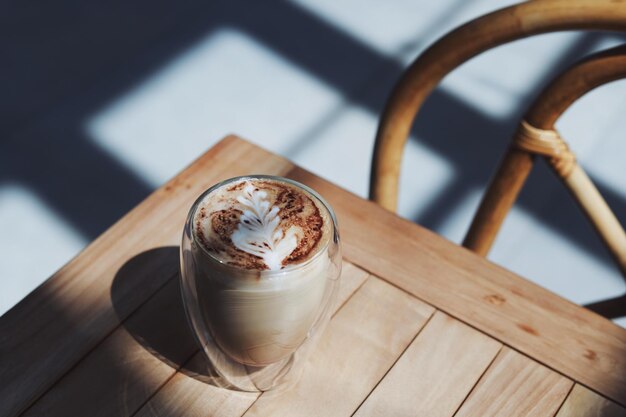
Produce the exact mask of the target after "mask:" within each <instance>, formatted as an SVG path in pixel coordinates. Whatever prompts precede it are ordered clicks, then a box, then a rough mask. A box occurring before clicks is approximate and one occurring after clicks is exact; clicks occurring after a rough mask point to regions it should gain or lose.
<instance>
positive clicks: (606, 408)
mask: <svg viewBox="0 0 626 417" xmlns="http://www.w3.org/2000/svg"><path fill="white" fill-rule="evenodd" d="M556 417H626V409H625V408H623V407H620V406H619V405H617V404H615V403H614V402H613V401H610V400H607V399H606V398H604V397H603V396H601V395H599V394H596V393H595V392H593V391H591V390H589V389H587V388H585V387H583V386H582V385H578V384H576V385H574V389H572V392H570V394H569V395H568V396H567V399H566V400H565V403H563V406H562V407H561V409H560V410H559V413H558V414H557V415H556Z"/></svg>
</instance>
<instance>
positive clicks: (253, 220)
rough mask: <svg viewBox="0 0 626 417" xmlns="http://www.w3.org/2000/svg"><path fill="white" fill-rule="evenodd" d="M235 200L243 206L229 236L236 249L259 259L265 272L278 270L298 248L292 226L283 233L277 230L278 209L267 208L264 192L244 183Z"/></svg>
mask: <svg viewBox="0 0 626 417" xmlns="http://www.w3.org/2000/svg"><path fill="white" fill-rule="evenodd" d="M237 201H239V202H240V203H241V205H242V206H243V207H246V208H245V209H244V211H243V213H242V215H241V217H240V218H239V225H238V226H237V230H235V231H234V232H233V234H232V236H231V240H232V241H233V244H234V245H235V247H237V249H240V250H242V251H244V252H247V253H249V254H252V255H255V256H258V257H259V258H262V259H263V261H264V262H265V265H267V267H268V268H269V269H272V270H277V269H280V268H282V266H283V260H284V259H286V258H287V257H288V256H289V255H290V254H291V253H292V252H293V251H294V249H295V248H296V246H297V245H298V237H297V236H296V230H295V227H293V226H292V227H290V228H289V229H287V230H286V231H285V230H283V229H281V228H279V227H278V226H279V225H280V217H279V216H278V213H279V211H280V208H278V206H275V205H273V206H270V203H269V201H268V200H267V192H265V191H263V190H259V189H258V188H255V187H254V186H253V185H252V184H250V183H247V184H246V186H245V188H244V189H243V196H238V197H237Z"/></svg>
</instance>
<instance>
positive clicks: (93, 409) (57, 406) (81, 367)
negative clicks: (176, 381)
mask: <svg viewBox="0 0 626 417" xmlns="http://www.w3.org/2000/svg"><path fill="white" fill-rule="evenodd" d="M133 332H134V334H133ZM139 338H141V339H143V340H141V341H139V340H137V339H139ZM148 348H152V352H150V351H149V350H148ZM196 351H197V345H196V342H195V340H194V339H193V336H192V335H191V333H190V332H189V330H187V322H186V318H185V312H184V310H183V306H182V302H181V298H180V289H179V286H178V280H177V279H176V280H174V279H172V280H170V281H169V282H168V284H167V285H165V287H163V288H162V289H161V290H160V291H159V292H158V293H157V294H156V295H155V296H154V297H152V298H151V299H150V300H148V302H146V303H145V304H144V305H142V306H141V308H139V309H138V310H137V311H136V312H135V313H134V314H133V315H132V316H131V317H130V318H129V319H128V320H126V322H125V326H121V327H118V328H117V330H115V331H114V332H113V333H112V334H111V335H110V336H109V337H107V338H106V339H105V340H104V341H103V342H102V343H100V344H99V345H98V346H97V347H96V349H94V350H93V351H92V352H91V353H90V354H88V355H87V356H86V357H85V358H83V359H82V360H81V361H80V362H79V363H78V364H77V365H76V366H75V367H74V368H73V369H72V370H71V371H70V372H69V373H68V374H67V375H65V376H64V377H63V378H61V379H60V380H59V381H58V382H57V383H56V384H55V385H54V386H53V387H52V388H51V389H50V390H48V391H47V392H46V393H45V395H44V396H42V397H41V398H40V399H39V400H38V401H37V402H36V403H35V404H33V406H32V407H30V408H29V409H28V410H27V411H26V413H25V414H24V416H33V417H35V416H41V415H55V416H81V415H83V416H102V417H105V416H130V415H132V414H133V413H134V412H135V411H136V410H137V409H138V408H139V407H140V406H141V405H143V404H144V402H145V401H146V400H147V399H148V398H149V396H150V395H151V394H152V393H153V392H154V391H156V390H157V389H158V388H159V387H160V386H161V385H162V384H163V383H165V381H167V379H169V378H171V377H172V376H173V375H174V373H175V372H176V369H177V368H178V366H180V365H179V364H182V363H184V362H186V361H187V360H188V359H189V358H190V357H191V355H193V353H194V352H196Z"/></svg>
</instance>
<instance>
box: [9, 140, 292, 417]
mask: <svg viewBox="0 0 626 417" xmlns="http://www.w3.org/2000/svg"><path fill="white" fill-rule="evenodd" d="M266 155H267V154H266V153H264V152H260V151H259V150H258V149H257V148H255V147H252V146H250V145H247V144H244V142H242V141H241V140H238V139H236V138H234V137H230V138H226V139H225V140H223V141H222V142H220V143H219V144H217V145H216V146H215V147H214V148H213V149H211V150H210V151H209V152H207V153H206V154H205V155H204V156H202V157H201V158H200V159H198V160H197V161H196V162H195V163H194V164H193V165H191V166H190V167H189V168H187V169H186V170H185V171H184V172H183V173H181V174H180V175H178V176H177V177H176V178H174V179H173V180H171V181H169V182H168V183H167V184H166V185H164V186H163V187H161V188H160V189H159V190H157V191H156V192H154V193H153V194H152V195H151V196H150V197H148V198H147V199H146V200H145V201H144V202H142V203H141V204H140V205H139V206H137V207H136V208H135V209H133V210H132V211H131V212H129V213H128V214H127V215H126V216H124V218H122V220H120V221H119V222H117V223H116V224H115V225H114V226H112V227H111V228H110V229H109V230H108V231H107V232H105V233H104V234H103V235H102V236H100V237H99V238H98V239H96V240H95V241H94V242H93V243H92V244H91V245H89V246H88V247H87V248H86V249H85V250H84V251H83V252H82V253H81V254H80V255H79V256H77V257H76V258H74V259H73V260H72V261H71V262H70V263H68V264H67V265H66V266H64V267H63V268H62V269H61V270H59V271H58V272H57V273H56V274H54V276H53V277H51V278H50V279H48V280H47V281H46V282H45V283H44V284H42V285H41V286H40V287H38V288H37V289H36V290H35V291H33V292H32V293H31V294H29V295H28V296H27V297H26V298H25V299H24V300H23V301H22V302H20V303H19V304H18V305H16V306H15V307H14V308H12V309H11V310H10V311H8V312H7V313H6V314H5V315H3V316H2V317H1V318H0V335H2V336H1V337H0V381H11V383H3V384H0V414H2V415H14V414H17V413H19V412H21V411H23V410H24V409H25V408H26V407H28V405H29V404H31V403H32V402H33V401H34V400H35V399H36V398H37V397H39V396H40V395H41V394H42V393H43V392H45V390H46V389H48V388H49V387H50V386H51V385H52V384H53V383H54V382H55V381H56V380H57V379H58V378H59V377H61V376H62V375H63V374H64V373H66V372H67V371H68V370H69V369H70V368H71V367H72V366H73V365H74V364H75V363H76V362H77V361H78V360H79V359H80V358H82V357H83V356H84V355H85V354H86V353H87V352H89V351H90V350H91V349H92V348H93V347H94V346H95V345H96V344H97V343H98V342H100V341H101V340H102V339H103V338H104V337H105V336H106V335H107V334H109V333H110V332H111V331H112V330H113V329H114V328H115V327H116V326H117V325H118V324H119V322H120V320H123V319H125V318H126V317H128V315H129V314H130V313H132V312H133V311H134V310H135V309H136V308H137V307H138V306H139V305H141V304H142V303H143V302H145V300H146V299H148V298H149V297H150V296H151V295H152V294H154V292H155V291H156V290H157V289H158V288H160V287H161V286H162V285H163V284H164V282H163V281H158V280H152V281H151V280H149V279H144V278H143V277H140V276H139V277H137V279H135V280H130V281H129V282H127V283H125V284H124V285H122V287H121V288H120V289H119V291H118V292H117V293H116V294H115V299H112V294H111V292H110V290H111V285H112V282H113V280H114V277H115V275H116V273H117V272H118V270H119V269H120V268H121V267H122V266H123V265H124V264H125V263H126V262H127V261H128V260H129V259H131V258H133V257H135V256H136V255H137V254H140V253H142V252H144V251H146V250H150V249H153V248H156V247H160V246H166V245H178V244H179V243H180V236H181V230H182V227H183V223H184V220H185V216H186V215H187V210H188V209H189V207H190V206H191V204H192V203H193V201H194V200H195V198H196V197H197V196H198V195H199V194H200V193H201V192H202V191H203V190H205V189H206V188H208V187H209V186H211V185H213V184H214V183H216V182H217V181H220V180H223V179H226V178H229V177H232V176H236V175H244V174H249V173H250V169H251V167H254V171H255V172H256V173H267V174H278V175H280V174H284V173H286V171H287V170H288V169H290V168H291V167H292V165H291V164H290V163H289V162H287V161H285V160H283V159H279V158H269V159H268V158H266ZM157 262H159V261H158V260H157ZM173 273H174V271H172V274H173ZM113 303H115V304H116V306H117V307H116V308H115V309H114V308H113Z"/></svg>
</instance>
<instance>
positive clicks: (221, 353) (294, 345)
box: [180, 175, 341, 392]
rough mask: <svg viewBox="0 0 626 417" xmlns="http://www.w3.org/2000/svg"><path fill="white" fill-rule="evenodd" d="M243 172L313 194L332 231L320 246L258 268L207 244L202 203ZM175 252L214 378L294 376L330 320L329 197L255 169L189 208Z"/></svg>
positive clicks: (237, 381) (269, 380)
mask: <svg viewBox="0 0 626 417" xmlns="http://www.w3.org/2000/svg"><path fill="white" fill-rule="evenodd" d="M245 179H250V180H255V179H268V180H273V181H277V182H282V183H286V184H288V185H291V186H294V187H296V188H299V189H301V190H303V191H304V192H305V194H308V195H309V196H310V197H311V198H314V199H316V200H317V201H318V203H319V205H318V206H319V207H320V208H321V209H325V210H326V211H327V214H328V215H327V216H325V218H327V219H330V221H331V222H332V225H330V226H331V229H330V231H331V236H330V237H329V238H328V239H325V242H326V243H325V244H324V245H323V247H320V248H318V249H317V252H316V253H315V254H314V255H313V256H312V257H311V258H310V259H308V260H306V261H303V262H302V263H300V264H295V265H293V266H292V265H288V266H286V267H284V268H283V269H280V270H261V271H259V270H250V269H243V268H240V267H236V266H232V265H229V264H226V263H224V262H222V261H220V260H219V259H217V258H216V257H214V256H213V255H212V254H211V253H210V252H209V251H207V250H206V249H205V248H204V246H202V245H201V244H199V242H198V241H197V237H196V235H195V233H194V230H193V229H194V219H195V216H196V211H197V210H198V207H199V205H200V203H201V202H202V201H203V200H204V199H205V197H207V196H208V195H209V194H210V193H212V192H213V191H215V190H217V189H218V188H220V187H222V186H224V185H227V184H229V183H232V182H236V181H240V180H245ZM320 243H322V242H320ZM180 259H181V291H182V298H183V303H184V306H185V311H186V313H187V318H188V321H189V323H190V326H191V328H192V331H193V333H194V335H195V337H196V339H197V341H198V343H199V344H200V346H201V347H202V350H203V351H204V353H205V354H206V357H207V358H208V361H209V365H210V367H211V370H212V371H214V372H212V374H213V375H216V376H215V377H214V378H213V383H215V385H218V386H222V387H225V388H230V389H236V390H241V391H251V392H262V391H268V390H273V389H275V388H279V387H281V388H284V387H287V386H289V385H290V383H293V382H295V381H296V380H297V379H298V378H299V376H300V374H301V372H302V369H303V365H304V362H305V360H306V358H307V356H308V355H309V353H310V351H311V348H312V347H313V346H314V345H315V343H316V340H317V339H318V338H319V335H320V334H321V333H322V331H323V329H324V327H325V326H326V324H327V323H328V320H329V319H330V315H331V311H332V307H333V305H334V303H335V299H336V295H337V290H338V286H339V278H340V275H341V249H340V244H339V232H338V229H337V221H336V218H335V214H334V213H333V210H332V208H331V207H330V206H329V205H328V203H326V202H325V201H324V199H323V198H322V197H321V196H320V195H319V194H317V193H316V192H315V191H313V190H312V189H310V188H309V187H307V186H305V185H303V184H300V183H298V182H296V181H292V180H289V179H287V178H281V177H274V176H266V175H253V176H246V177H237V178H231V179H229V180H226V181H223V182H221V183H219V184H216V185H214V186H213V187H211V188H209V189H208V190H207V191H205V192H204V193H203V194H202V195H201V196H200V197H199V198H198V199H197V200H196V202H195V203H194V204H193V206H192V207H191V209H190V211H189V215H188V217H187V222H186V224H185V228H184V231H183V239H182V244H181V258H180Z"/></svg>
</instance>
